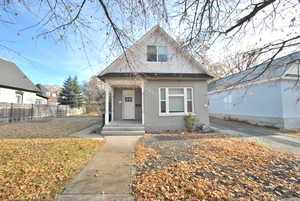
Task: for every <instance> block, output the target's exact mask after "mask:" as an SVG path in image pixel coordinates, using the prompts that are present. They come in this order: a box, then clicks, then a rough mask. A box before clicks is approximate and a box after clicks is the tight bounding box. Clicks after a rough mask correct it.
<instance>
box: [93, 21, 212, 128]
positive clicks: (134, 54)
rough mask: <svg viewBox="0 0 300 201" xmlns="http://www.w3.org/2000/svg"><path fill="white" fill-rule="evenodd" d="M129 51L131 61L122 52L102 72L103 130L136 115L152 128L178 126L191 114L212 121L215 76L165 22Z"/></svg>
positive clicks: (142, 125) (204, 121)
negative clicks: (210, 108)
mask: <svg viewBox="0 0 300 201" xmlns="http://www.w3.org/2000/svg"><path fill="white" fill-rule="evenodd" d="M126 56H127V59H128V61H129V64H130V65H128V63H127V61H126V58H125V55H124V54H123V55H121V56H120V57H119V58H117V59H116V60H115V61H114V62H113V63H112V64H110V65H109V66H108V67H107V68H105V69H104V70H103V71H102V72H101V73H100V74H99V76H98V77H99V78H100V79H101V80H102V81H104V82H105V83H106V89H105V93H106V104H105V117H106V118H105V126H104V131H105V128H106V126H107V125H108V127H111V126H110V124H113V125H118V124H117V123H114V122H119V123H120V124H119V125H122V122H123V123H124V120H125V122H126V120H135V121H137V122H139V123H140V127H144V129H145V130H146V131H148V132H150V131H151V132H162V131H179V130H183V129H184V128H185V126H184V116H186V115H187V114H189V113H191V114H193V115H195V116H197V117H198V118H199V120H200V121H201V122H202V123H205V124H209V119H208V97H207V80H208V79H210V78H212V77H211V76H210V75H208V74H207V73H206V71H205V70H204V67H203V66H202V65H201V64H199V63H198V62H197V61H196V60H195V59H193V57H191V56H190V55H188V54H187V53H186V52H184V51H183V50H181V48H180V47H179V45H178V43H177V42H176V41H175V40H173V39H172V38H171V37H170V36H169V35H168V34H167V33H166V32H165V31H164V30H163V29H162V28H161V27H159V26H155V27H154V28H152V29H151V30H150V31H149V32H148V33H147V34H145V35H144V36H143V37H142V38H141V39H139V40H138V41H137V42H136V43H135V44H134V45H133V46H132V47H131V48H129V49H127V50H126ZM109 114H111V119H109V118H108V117H109ZM127 122H128V121H127ZM107 130H109V129H107ZM110 130H113V129H112V128H110Z"/></svg>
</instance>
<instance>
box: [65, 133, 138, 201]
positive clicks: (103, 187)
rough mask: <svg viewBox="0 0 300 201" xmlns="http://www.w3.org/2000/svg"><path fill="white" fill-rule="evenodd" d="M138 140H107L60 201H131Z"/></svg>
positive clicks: (121, 137)
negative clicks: (135, 148) (135, 151)
mask: <svg viewBox="0 0 300 201" xmlns="http://www.w3.org/2000/svg"><path fill="white" fill-rule="evenodd" d="M90 135H92V134H90ZM82 136H85V135H82ZM138 138H139V136H109V137H105V139H106V143H105V144H104V146H103V147H102V149H101V150H100V151H99V152H98V153H97V154H96V155H95V156H94V157H93V159H92V160H91V161H90V162H89V164H88V165H87V166H86V167H85V168H84V169H83V170H82V171H81V172H80V173H79V175H77V177H76V178H75V179H74V180H73V181H72V182H71V184H70V185H69V186H68V187H67V188H66V190H65V191H64V192H63V193H62V195H61V197H60V199H59V200H60V201H113V200H118V201H132V200H133V198H132V197H131V195H130V184H131V179H132V177H133V175H134V166H133V165H134V158H133V157H134V155H133V154H134V146H135V143H136V141H137V140H138Z"/></svg>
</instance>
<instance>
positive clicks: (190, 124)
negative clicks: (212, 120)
mask: <svg viewBox="0 0 300 201" xmlns="http://www.w3.org/2000/svg"><path fill="white" fill-rule="evenodd" d="M198 122H199V120H198V119H197V117H195V116H193V115H192V114H188V115H187V116H185V117H184V125H185V128H186V129H187V130H188V131H189V132H191V131H193V130H194V129H195V126H196V125H197V123H198Z"/></svg>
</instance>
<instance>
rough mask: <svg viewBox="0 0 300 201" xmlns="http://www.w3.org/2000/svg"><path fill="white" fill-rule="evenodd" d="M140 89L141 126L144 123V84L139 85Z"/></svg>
mask: <svg viewBox="0 0 300 201" xmlns="http://www.w3.org/2000/svg"><path fill="white" fill-rule="evenodd" d="M141 88H142V124H143V125H144V123H145V111H144V82H143V83H142V85H141Z"/></svg>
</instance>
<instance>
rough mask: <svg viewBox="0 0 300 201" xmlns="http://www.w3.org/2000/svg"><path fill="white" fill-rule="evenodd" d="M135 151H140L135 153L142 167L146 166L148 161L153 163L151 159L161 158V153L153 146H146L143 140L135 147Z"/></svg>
mask: <svg viewBox="0 0 300 201" xmlns="http://www.w3.org/2000/svg"><path fill="white" fill-rule="evenodd" d="M135 153H139V154H136V155H135V160H136V162H137V164H138V165H139V166H140V167H145V166H146V165H147V164H146V162H148V165H149V164H150V163H151V162H150V161H151V160H159V158H160V156H159V154H158V153H157V152H156V151H155V150H154V149H151V148H147V147H145V146H144V144H143V143H142V142H139V143H138V144H137V145H136V147H135Z"/></svg>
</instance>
